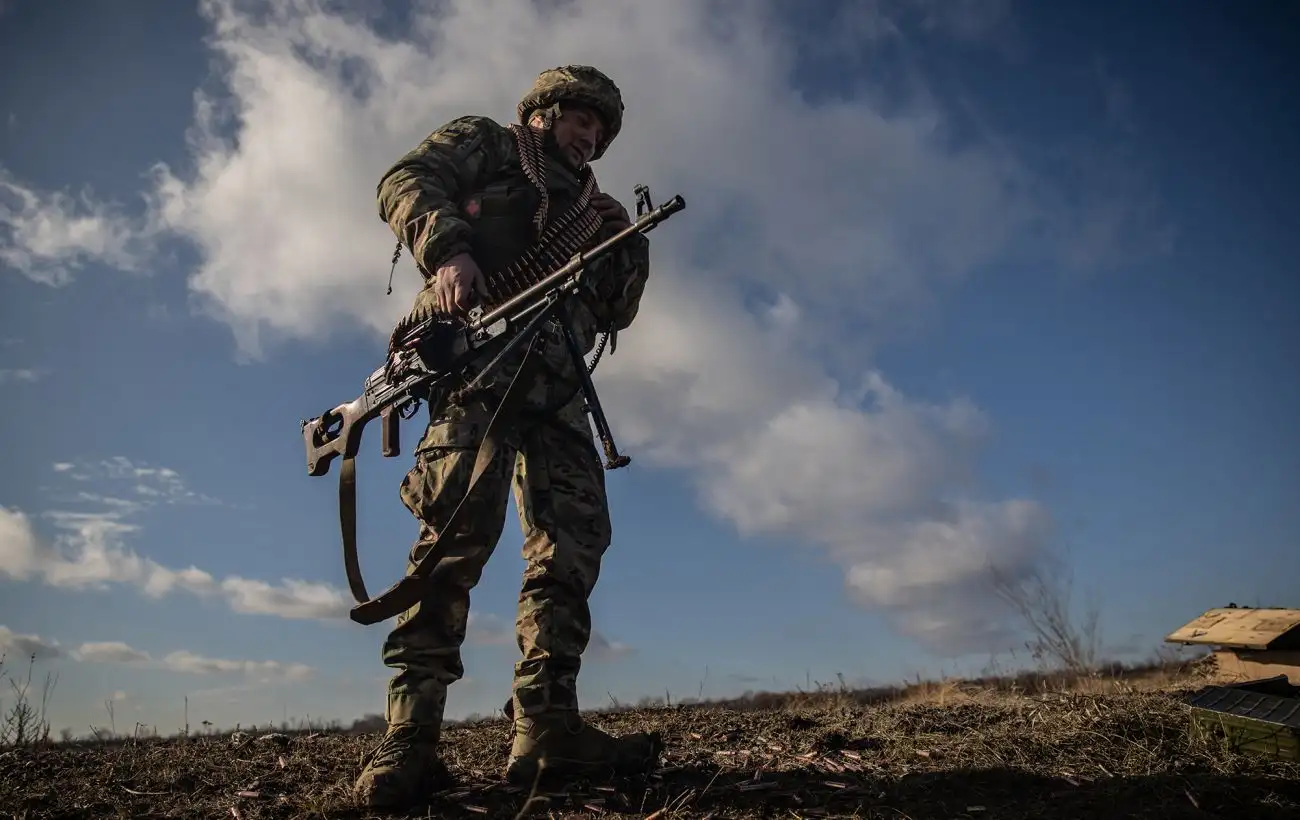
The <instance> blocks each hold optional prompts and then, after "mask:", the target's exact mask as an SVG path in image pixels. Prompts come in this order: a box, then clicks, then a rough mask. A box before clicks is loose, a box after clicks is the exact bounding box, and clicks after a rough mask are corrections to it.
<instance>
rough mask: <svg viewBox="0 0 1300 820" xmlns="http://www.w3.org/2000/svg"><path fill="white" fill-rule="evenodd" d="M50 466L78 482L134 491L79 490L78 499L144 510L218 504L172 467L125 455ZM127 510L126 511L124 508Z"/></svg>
mask: <svg viewBox="0 0 1300 820" xmlns="http://www.w3.org/2000/svg"><path fill="white" fill-rule="evenodd" d="M51 469H53V470H54V472H55V473H58V474H59V475H64V476H67V477H68V478H71V479H73V480H75V481H83V482H85V481H98V482H101V483H102V484H105V485H114V486H115V487H116V488H117V491H118V492H121V493H127V494H134V495H135V496H137V497H136V498H134V499H124V498H121V497H120V496H107V495H101V494H96V493H88V492H85V491H79V492H78V493H77V495H76V496H75V498H76V499H77V500H78V501H85V502H90V503H99V504H101V505H105V506H110V507H117V508H119V509H121V508H123V507H129V508H130V509H131V510H136V509H143V508H145V507H148V506H153V505H156V504H183V503H184V504H216V503H219V502H218V501H217V500H216V499H214V498H212V497H210V496H207V495H205V494H203V493H198V492H195V491H194V490H191V489H190V488H189V487H188V486H186V484H185V480H184V479H183V478H181V475H180V474H179V473H178V472H176V471H175V470H173V469H171V468H170V467H158V466H151V465H148V464H140V463H136V462H134V461H132V460H131V459H129V458H126V457H125V456H113V457H112V458H108V459H103V460H100V461H81V462H75V463H74V462H66V461H61V462H55V463H54V464H52V465H51ZM123 511H125V510H123Z"/></svg>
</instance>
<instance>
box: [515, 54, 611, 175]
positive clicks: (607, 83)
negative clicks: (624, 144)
mask: <svg viewBox="0 0 1300 820" xmlns="http://www.w3.org/2000/svg"><path fill="white" fill-rule="evenodd" d="M564 102H576V103H580V104H583V105H589V106H591V107H592V108H594V109H595V110H596V111H597V112H598V113H599V114H600V117H601V119H603V120H604V121H605V136H604V139H603V140H602V141H601V144H600V145H598V146H596V150H595V152H594V153H593V154H592V156H591V158H592V161H593V162H594V161H595V160H598V159H600V158H601V157H602V156H604V155H605V151H607V150H608V149H609V144H610V143H612V142H613V141H614V138H615V137H617V136H618V132H619V131H621V130H622V128H623V94H622V92H621V91H619V88H618V86H617V85H615V84H614V81H613V80H611V79H610V78H609V77H607V76H605V74H603V73H602V72H600V71H599V70H597V69H595V68H592V67H591V66H589V65H565V66H557V67H556V68H548V69H547V70H545V71H543V72H542V73H540V74H538V75H537V79H536V80H534V81H533V87H532V88H531V89H529V90H528V93H527V94H525V95H524V98H523V99H522V100H520V101H519V105H518V107H517V110H516V113H517V114H518V115H519V122H520V123H521V124H526V123H527V122H528V118H529V116H530V115H531V114H532V112H534V111H536V110H538V109H545V108H550V107H551V106H552V105H555V104H556V103H564Z"/></svg>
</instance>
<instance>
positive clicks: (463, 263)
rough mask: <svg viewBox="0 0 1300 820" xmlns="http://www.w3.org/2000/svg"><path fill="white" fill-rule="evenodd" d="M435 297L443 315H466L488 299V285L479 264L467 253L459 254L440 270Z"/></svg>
mask: <svg viewBox="0 0 1300 820" xmlns="http://www.w3.org/2000/svg"><path fill="white" fill-rule="evenodd" d="M437 277H438V278H437V279H436V280H435V282H434V284H433V295H434V298H435V299H436V300H437V304H438V310H439V311H440V312H442V313H464V312H465V311H467V310H469V309H470V308H472V307H474V304H475V302H477V301H478V299H479V298H483V297H486V296H487V295H488V292H487V283H486V282H485V281H484V279H483V272H482V271H480V270H479V268H478V263H477V262H475V261H474V258H473V257H472V256H470V255H469V254H467V253H461V254H457V255H456V256H453V257H452V258H450V259H448V260H447V261H446V262H444V263H443V264H442V266H441V267H439V268H438V272H437Z"/></svg>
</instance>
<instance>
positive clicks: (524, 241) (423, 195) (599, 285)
mask: <svg viewBox="0 0 1300 820" xmlns="http://www.w3.org/2000/svg"><path fill="white" fill-rule="evenodd" d="M546 163H547V167H546V188H547V193H548V198H549V205H548V206H547V224H549V223H550V222H551V221H553V220H554V219H555V218H556V217H558V216H559V215H560V214H562V213H563V212H564V211H566V210H567V209H568V208H569V207H570V206H571V205H572V204H573V202H574V200H575V199H576V198H577V196H578V194H579V192H580V190H581V183H582V180H580V179H579V178H578V177H577V176H576V175H575V174H574V173H573V172H572V171H571V170H570V169H569V168H568V167H567V166H565V165H564V164H563V163H561V162H560V161H558V160H557V159H555V158H554V157H552V156H550V155H549V154H547V155H546ZM377 199H378V205H379V216H380V218H381V219H383V220H384V221H385V222H387V223H388V225H389V227H390V228H392V231H393V233H394V234H396V236H397V237H398V239H400V240H401V241H402V243H403V244H404V245H405V246H406V247H407V248H409V249H410V250H411V255H412V256H413V257H414V258H415V261H416V264H417V265H419V267H420V269H421V270H422V271H423V272H424V275H425V276H426V277H432V275H433V273H434V272H435V271H437V269H438V267H439V266H440V265H441V264H443V263H444V262H445V261H447V260H448V259H450V258H451V257H453V256H455V255H457V254H460V253H466V252H468V253H469V254H470V255H471V256H472V257H473V258H474V261H475V262H477V263H478V265H479V268H480V269H481V270H482V271H483V272H484V274H488V273H489V272H491V271H493V270H497V269H499V268H501V267H504V266H505V265H506V264H508V263H509V262H511V261H512V260H514V259H515V258H516V257H518V256H519V255H520V254H521V253H522V252H523V251H524V250H525V249H526V248H527V247H528V246H529V245H530V244H531V243H532V242H533V241H534V240H535V239H536V236H537V231H536V228H535V227H534V225H533V223H532V220H533V216H534V214H535V213H536V211H537V208H538V205H539V204H540V202H541V194H540V192H539V191H538V189H537V188H536V187H535V186H534V185H533V183H532V182H530V181H529V179H528V178H527V176H525V174H524V171H523V166H522V164H521V162H520V158H519V153H518V150H517V148H516V145H515V139H514V136H513V135H511V133H510V131H509V130H508V129H507V128H505V127H503V126H501V125H500V124H498V123H496V122H494V121H493V120H491V119H488V118H487V117H479V116H467V117H460V118H458V119H455V120H452V121H451V122H449V123H447V124H446V125H443V126H442V127H441V128H439V129H438V130H436V131H434V132H433V133H431V134H430V135H429V136H428V137H426V138H425V139H424V141H423V142H421V143H420V145H419V146H418V147H417V148H415V149H414V150H412V151H411V152H410V153H408V154H407V155H406V156H404V157H402V158H401V159H400V160H398V161H397V163H396V164H394V165H393V166H392V167H391V168H390V169H388V171H386V172H385V173H384V175H383V177H382V179H381V180H380V182H379V187H378V192H377ZM614 233H615V231H614V230H612V229H610V228H609V227H607V226H603V227H602V228H601V229H600V231H599V232H598V233H597V234H596V236H595V237H593V238H592V239H591V240H590V241H589V242H588V244H587V246H586V247H588V248H590V247H592V246H594V245H595V244H597V243H599V242H601V241H603V240H605V239H607V238H608V237H610V236H612V235H613V234H614ZM599 265H603V266H605V267H604V269H601V268H600V267H598V266H599ZM649 269H650V252H649V240H647V239H646V238H645V237H644V236H636V237H633V239H632V241H631V242H630V243H628V245H626V246H625V248H624V250H621V251H619V252H617V253H614V254H611V255H609V256H608V257H606V258H605V259H604V260H602V261H601V262H600V263H597V265H593V266H592V273H593V274H594V275H593V277H592V279H591V281H592V282H594V283H595V284H594V286H593V288H592V289H591V290H589V291H588V292H587V293H586V294H584V296H585V298H583V300H582V306H581V307H580V308H579V309H577V310H575V311H574V315H573V325H574V331H575V333H576V335H577V336H578V339H579V341H580V342H581V344H582V346H583V348H584V350H588V351H589V350H590V349H591V348H592V346H593V345H594V343H595V337H596V333H597V331H599V330H607V329H610V328H611V327H612V328H613V329H615V330H623V329H624V328H626V327H628V326H629V325H630V324H631V323H632V320H633V319H634V318H635V317H636V314H637V310H638V307H639V305H640V301H641V295H642V293H643V291H644V290H645V285H646V278H647V276H648V275H649ZM432 281H433V279H432V278H429V283H430V284H432ZM427 287H428V285H426V289H427Z"/></svg>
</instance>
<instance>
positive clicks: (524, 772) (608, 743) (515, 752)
mask: <svg viewBox="0 0 1300 820" xmlns="http://www.w3.org/2000/svg"><path fill="white" fill-rule="evenodd" d="M514 732H515V734H514V742H513V743H512V744H511V746H510V759H509V760H508V761H507V763H506V780H507V781H509V782H510V783H511V784H512V785H515V786H522V787H524V788H529V787H531V786H532V785H533V784H534V782H536V781H537V780H539V779H541V780H542V781H551V780H555V779H561V780H563V779H568V778H575V777H586V778H591V779H593V780H607V779H609V778H611V777H614V776H616V775H629V774H637V773H639V772H643V771H645V770H646V769H648V768H649V767H650V766H651V765H652V764H653V763H654V762H655V761H656V760H657V759H658V757H659V753H660V752H662V751H663V742H662V740H660V737H659V733H658V732H650V733H646V732H636V733H634V734H630V735H623V736H620V737H615V736H613V735H610V734H607V733H605V732H603V731H601V730H600V729H597V728H596V727H595V726H592V725H591V724H589V723H587V722H586V721H585V720H583V719H582V717H581V716H580V715H579V714H578V713H577V712H573V711H554V712H543V713H541V714H537V715H530V716H525V717H515V719H514ZM539 775H540V778H539Z"/></svg>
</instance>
